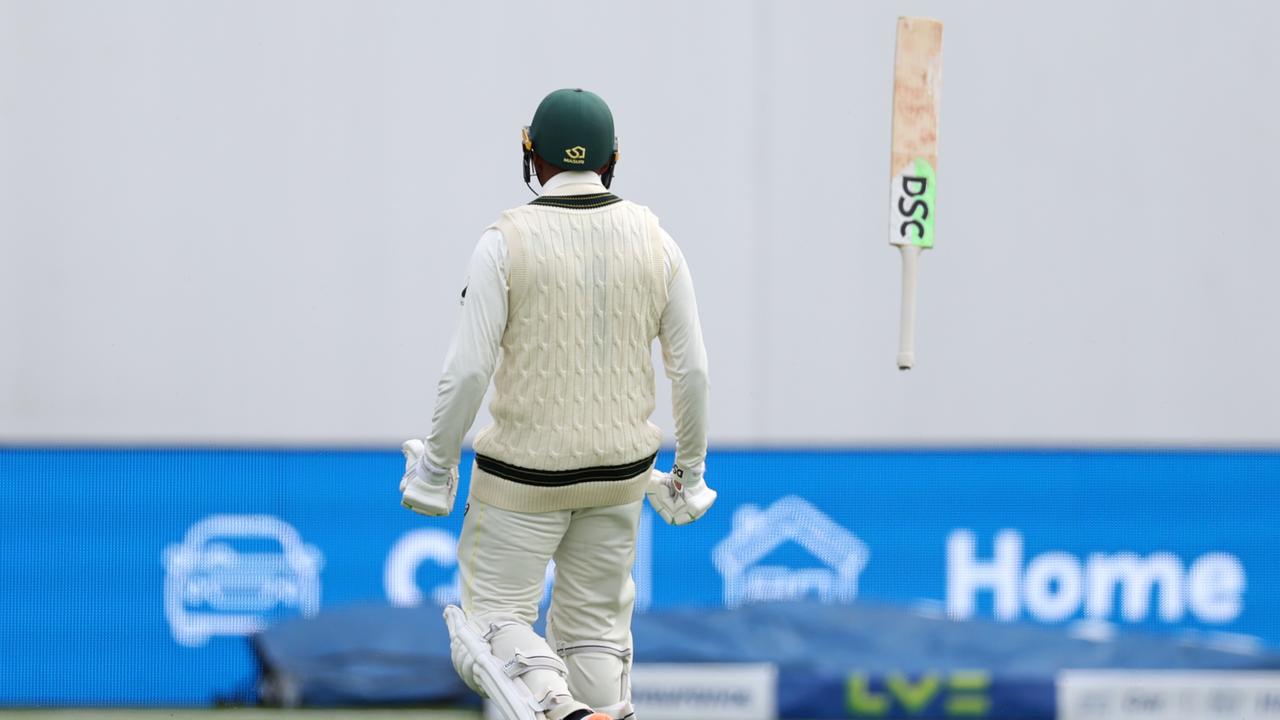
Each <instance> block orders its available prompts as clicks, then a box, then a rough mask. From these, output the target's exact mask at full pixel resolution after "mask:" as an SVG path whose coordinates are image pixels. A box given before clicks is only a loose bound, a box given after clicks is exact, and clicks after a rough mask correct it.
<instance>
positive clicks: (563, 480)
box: [476, 453, 658, 487]
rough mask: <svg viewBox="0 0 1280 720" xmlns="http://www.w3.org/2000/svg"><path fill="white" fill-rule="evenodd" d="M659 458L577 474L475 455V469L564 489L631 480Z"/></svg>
mask: <svg viewBox="0 0 1280 720" xmlns="http://www.w3.org/2000/svg"><path fill="white" fill-rule="evenodd" d="M657 457H658V453H654V454H652V455H650V456H648V457H646V458H641V459H639V460H637V461H635V462H633V463H627V464H626V465H604V466H601V467H590V468H581V469H578V470H533V469H531V468H522V467H519V466H517V465H511V464H509V463H504V462H502V461H501V460H495V459H494V458H491V457H489V456H487V455H480V454H477V455H476V467H478V468H480V469H481V470H483V471H485V472H487V473H489V474H490V475H493V476H495V477H500V478H502V479H503V480H510V481H511V482H514V483H520V484H521V485H538V486H541V487H563V486H565V485H577V484H578V483H586V482H608V481H617V480H630V479H631V478H633V477H635V476H637V475H639V474H640V473H642V472H644V471H645V470H648V469H649V468H650V467H652V466H653V461H654V460H656V459H657Z"/></svg>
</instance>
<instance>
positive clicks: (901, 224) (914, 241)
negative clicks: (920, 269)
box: [890, 160, 937, 248]
mask: <svg viewBox="0 0 1280 720" xmlns="http://www.w3.org/2000/svg"><path fill="white" fill-rule="evenodd" d="M936 193H937V183H936V182H935V176H934V173H933V167H932V166H931V165H930V164H929V163H928V162H927V161H925V160H916V161H914V162H913V163H911V165H909V166H908V167H906V168H904V171H903V172H902V173H901V174H899V175H898V176H897V177H895V178H894V182H893V213H892V216H891V222H892V223H893V225H892V228H891V230H890V237H891V238H892V239H893V243H894V244H895V245H918V246H920V247H922V248H930V247H933V216H934V198H935V197H936Z"/></svg>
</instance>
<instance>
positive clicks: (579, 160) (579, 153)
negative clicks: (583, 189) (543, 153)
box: [564, 145, 587, 165]
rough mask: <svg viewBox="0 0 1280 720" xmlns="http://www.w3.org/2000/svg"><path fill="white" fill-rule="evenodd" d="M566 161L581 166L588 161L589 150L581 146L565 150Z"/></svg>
mask: <svg viewBox="0 0 1280 720" xmlns="http://www.w3.org/2000/svg"><path fill="white" fill-rule="evenodd" d="M564 161H565V162H567V163H569V164H571V165H581V164H583V163H585V162H586V161H587V149H586V148H584V147H582V146H581V145H574V146H573V147H571V148H565V149H564Z"/></svg>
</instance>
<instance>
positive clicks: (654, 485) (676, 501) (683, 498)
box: [645, 465, 716, 525]
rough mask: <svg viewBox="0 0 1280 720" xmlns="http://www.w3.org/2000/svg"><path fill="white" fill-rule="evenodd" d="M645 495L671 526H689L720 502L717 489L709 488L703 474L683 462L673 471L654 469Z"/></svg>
mask: <svg viewBox="0 0 1280 720" xmlns="http://www.w3.org/2000/svg"><path fill="white" fill-rule="evenodd" d="M645 495H646V496H648V498H649V505H651V506H652V507H653V509H654V510H655V511H656V512H657V513H658V514H659V515H661V516H662V519H663V520H666V521H667V524H668V525H688V524H689V523H691V522H693V521H694V520H697V519H698V518H700V517H702V515H703V513H705V512H706V511H707V510H708V509H709V508H710V507H711V505H712V504H713V503H714V502H715V501H716V491H715V490H712V489H711V488H709V487H707V483H706V482H704V481H703V479H702V473H700V472H699V473H696V474H695V473H693V472H691V471H689V470H686V469H685V468H682V467H680V466H679V465H676V466H674V467H672V468H671V472H669V473H664V472H658V471H657V470H655V471H653V472H652V473H651V474H650V475H649V487H648V489H647V490H645Z"/></svg>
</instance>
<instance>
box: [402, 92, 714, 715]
mask: <svg viewBox="0 0 1280 720" xmlns="http://www.w3.org/2000/svg"><path fill="white" fill-rule="evenodd" d="M522 147H523V151H524V176H525V182H526V183H528V182H529V181H530V180H531V176H532V175H534V174H536V175H537V179H538V182H539V183H540V184H541V186H542V194H541V195H539V197H538V198H537V199H535V200H534V201H533V202H531V203H529V204H528V205H525V206H523V207H518V208H514V209H512V210H508V211H506V212H504V213H502V214H501V216H500V217H499V219H498V221H497V222H495V223H494V224H493V225H491V226H490V227H489V228H488V229H487V230H485V232H484V234H483V235H482V236H481V237H480V242H479V245H478V246H477V247H476V250H475V253H474V254H473V256H472V258H471V265H470V271H469V276H468V278H467V283H466V289H465V290H464V291H463V300H462V302H463V307H462V317H461V322H460V324H459V327H458V330H457V334H456V335H455V336H454V338H453V342H452V345H451V347H450V348H449V353H448V357H447V358H446V359H445V367H444V372H443V375H442V377H441V379H440V383H439V386H438V395H437V399H436V405H435V414H434V417H433V419H432V428H431V434H430V435H429V436H428V437H427V439H426V441H425V443H424V442H423V441H421V440H410V441H408V442H406V443H405V444H404V451H405V474H404V478H403V480H402V481H401V483H400V489H401V491H402V492H403V493H404V496H403V503H404V505H405V506H407V507H409V508H410V509H411V510H414V511H416V512H419V513H422V514H424V515H447V514H448V513H449V512H450V511H451V510H452V508H453V502H454V494H455V493H456V489H457V478H458V469H457V466H458V463H459V457H460V453H461V447H462V440H463V436H464V435H465V434H466V432H467V430H468V429H469V428H470V426H471V424H472V422H474V420H475V415H476V412H477V410H478V409H479V407H480V403H481V402H482V401H483V398H484V395H485V392H486V390H487V389H488V386H489V380H490V377H491V376H492V377H493V379H494V397H493V401H492V404H491V405H490V410H491V412H492V415H493V424H492V425H490V426H489V427H486V428H485V429H484V430H482V431H481V432H480V433H479V434H478V435H477V436H476V438H475V443H474V445H475V452H476V458H475V464H474V465H473V466H472V471H471V472H472V474H471V491H470V496H469V497H468V499H467V505H466V510H465V518H464V520H463V525H462V535H461V538H460V539H459V543H458V576H459V581H460V584H461V600H462V607H461V608H457V607H453V606H450V607H449V608H446V610H445V620H446V622H447V624H448V626H449V633H450V637H451V654H452V658H453V664H454V667H455V668H457V670H458V674H459V675H460V676H461V677H462V679H463V680H464V681H465V682H466V683H467V685H469V686H470V687H471V688H472V689H474V690H476V691H477V692H479V693H480V694H481V695H484V696H486V697H488V698H490V700H491V701H492V702H493V704H494V706H495V708H496V709H497V710H498V711H499V713H500V714H501V716H502V717H503V718H504V720H582V719H583V718H587V719H589V720H606V719H607V718H615V719H617V720H622V719H623V718H632V717H634V714H635V713H634V711H633V709H632V706H631V685H630V669H631V648H632V645H631V611H632V605H633V603H634V600H635V585H634V583H633V582H632V579H631V567H632V563H633V561H634V559H635V546H636V531H637V527H638V523H639V519H640V512H641V509H642V508H641V505H642V503H643V502H644V497H645V496H646V495H647V496H648V498H649V502H650V504H651V505H652V506H653V508H654V510H655V511H656V512H658V513H659V514H660V515H661V516H662V517H663V519H665V520H666V521H667V522H668V523H671V524H673V525H683V524H686V523H690V522H693V521H694V520H697V519H698V518H699V517H700V516H701V515H702V514H703V513H705V512H706V511H707V509H708V508H709V507H711V504H712V503H713V502H714V501H715V498H716V494H715V491H713V490H711V489H710V488H709V487H707V485H706V483H705V482H703V472H704V467H705V456H706V448H707V439H706V438H707V403H708V382H707V357H706V350H705V348H704V347H703V342H702V330H701V327H700V325H699V322H698V311H697V303H696V302H695V299H694V292H693V281H692V279H691V278H690V275H689V269H688V267H687V266H686V264H685V261H684V257H683V255H682V254H681V252H680V249H679V248H678V247H677V246H676V244H675V242H674V241H673V240H672V239H671V237H670V236H669V235H668V234H667V233H666V232H665V231H664V230H663V229H662V228H661V226H660V225H659V224H658V219H657V217H655V216H654V214H653V213H652V212H650V211H649V209H648V208H646V207H643V206H641V205H637V204H635V203H632V202H628V201H626V200H623V199H621V198H619V197H617V196H615V195H613V194H612V193H610V192H609V187H610V184H611V181H612V179H613V171H614V167H615V166H616V164H617V162H618V149H617V139H616V137H615V136H614V129H613V115H612V113H611V112H610V110H609V107H608V105H606V104H605V102H604V101H603V100H602V99H600V97H599V96H597V95H595V94H594V93H590V92H587V91H585V90H577V89H574V90H557V91H555V92H553V93H551V94H550V95H548V96H547V97H546V98H545V99H543V101H542V103H541V104H539V105H538V108H537V111H536V112H535V113H534V116H533V122H532V123H531V124H530V125H529V126H528V127H527V128H525V129H524V131H523V137H522ZM655 337H656V338H658V339H659V340H660V342H661V344H662V357H663V363H664V365H665V366H666V373H667V377H669V378H670V379H671V392H672V405H673V407H674V411H675V425H676V427H675V434H676V462H675V466H674V467H673V468H672V470H671V472H670V473H660V472H657V471H655V470H654V469H653V465H654V460H655V458H656V455H657V452H658V447H659V445H660V444H661V439H662V431H661V430H659V429H658V427H657V426H655V425H654V424H653V423H651V422H650V421H649V417H650V415H652V414H653V410H654V396H655V387H654V369H653V363H652V344H653V339H654V338H655ZM495 370H496V376H495ZM552 559H554V560H555V562H556V566H555V567H556V569H555V589H554V591H553V593H552V599H551V607H550V610H549V611H548V613H547V626H546V638H545V639H544V638H542V637H540V636H539V635H538V634H537V633H535V632H534V631H533V628H532V625H533V623H534V621H535V620H536V619H537V616H538V605H539V601H540V599H541V597H542V590H543V583H544V579H545V574H546V568H547V563H548V561H550V560H552Z"/></svg>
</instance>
